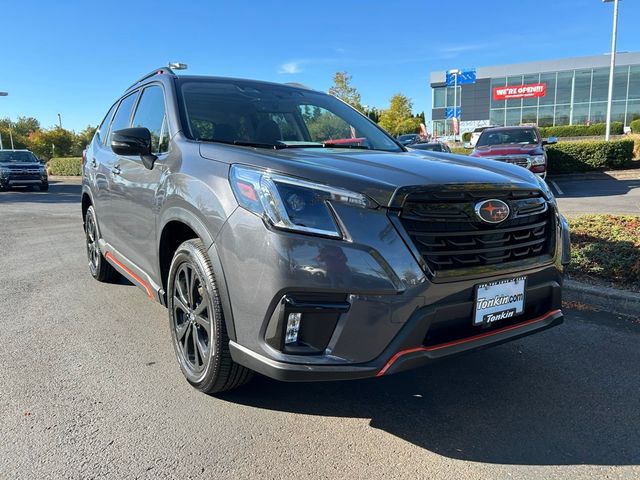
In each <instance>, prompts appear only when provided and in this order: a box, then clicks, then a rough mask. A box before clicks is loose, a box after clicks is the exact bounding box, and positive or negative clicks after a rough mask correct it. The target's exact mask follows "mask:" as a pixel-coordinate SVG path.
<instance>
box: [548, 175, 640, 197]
mask: <svg viewBox="0 0 640 480" xmlns="http://www.w3.org/2000/svg"><path fill="white" fill-rule="evenodd" d="M551 180H553V181H555V182H556V183H557V184H558V185H559V186H560V188H561V189H562V195H559V197H560V198H591V197H609V196H615V195H626V194H627V193H629V192H630V191H631V190H633V189H634V188H640V179H636V180H620V179H617V178H614V177H610V176H608V175H605V174H603V175H602V178H598V179H586V180H568V179H567V180H564V179H557V178H553V177H552V178H551ZM554 192H555V193H557V192H556V191H555V190H554Z"/></svg>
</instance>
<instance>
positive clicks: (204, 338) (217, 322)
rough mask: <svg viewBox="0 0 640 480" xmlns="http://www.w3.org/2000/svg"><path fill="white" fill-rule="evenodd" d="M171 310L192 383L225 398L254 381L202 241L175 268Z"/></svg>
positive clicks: (178, 256) (183, 251)
mask: <svg viewBox="0 0 640 480" xmlns="http://www.w3.org/2000/svg"><path fill="white" fill-rule="evenodd" d="M167 285H168V290H169V291H168V295H167V299H168V309H169V320H170V328H171V338H172V340H173V347H174V350H175V353H176V358H177V360H178V364H179V365H180V369H181V370H182V373H183V374H184V376H185V377H186V379H187V381H188V382H189V383H190V384H191V385H193V386H194V387H195V388H196V389H198V390H200V391H201V392H204V393H219V392H224V391H226V390H231V389H233V388H236V387H239V386H240V385H243V384H244V383H246V382H248V381H249V380H250V379H251V376H252V373H253V372H252V371H251V370H249V369H247V368H245V367H243V366H241V365H239V364H237V363H235V362H234V361H233V359H232V358H231V353H230V352H229V337H228V335H227V329H226V327H225V323H224V318H223V315H222V306H221V304H220V296H219V294H218V288H217V286H216V280H215V276H214V274H213V268H212V267H211V261H210V260H209V257H208V255H207V251H206V249H205V246H204V244H203V243H202V241H201V240H199V239H195V240H187V241H186V242H184V243H183V244H182V245H180V246H179V247H178V250H176V253H175V255H174V257H173V261H172V262H171V268H170V270H169V279H168V282H167Z"/></svg>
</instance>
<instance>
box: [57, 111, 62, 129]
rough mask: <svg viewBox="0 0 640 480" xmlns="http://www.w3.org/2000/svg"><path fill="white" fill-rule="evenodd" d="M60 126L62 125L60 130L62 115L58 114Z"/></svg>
mask: <svg viewBox="0 0 640 480" xmlns="http://www.w3.org/2000/svg"><path fill="white" fill-rule="evenodd" d="M58 125H60V128H62V117H61V116H60V114H58Z"/></svg>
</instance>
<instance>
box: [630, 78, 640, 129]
mask: <svg viewBox="0 0 640 480" xmlns="http://www.w3.org/2000/svg"><path fill="white" fill-rule="evenodd" d="M639 73H640V72H639ZM639 118H640V100H629V102H628V103H627V125H629V124H630V123H631V122H633V121H634V120H637V119H639Z"/></svg>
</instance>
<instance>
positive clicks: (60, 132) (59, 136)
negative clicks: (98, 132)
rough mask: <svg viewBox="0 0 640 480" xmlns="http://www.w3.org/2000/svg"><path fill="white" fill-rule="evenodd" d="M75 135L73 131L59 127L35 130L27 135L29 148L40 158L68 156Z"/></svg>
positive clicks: (71, 149)
mask: <svg viewBox="0 0 640 480" xmlns="http://www.w3.org/2000/svg"><path fill="white" fill-rule="evenodd" d="M75 136H76V135H75V133H73V132H70V131H69V130H65V129H64V128H60V127H55V128H52V129H50V130H36V131H35V132H32V133H31V134H30V135H29V138H28V144H29V149H30V150H31V151H32V152H33V153H35V154H36V155H37V156H38V157H40V158H47V159H48V158H52V157H66V156H70V155H71V154H72V151H73V143H74V139H75Z"/></svg>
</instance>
